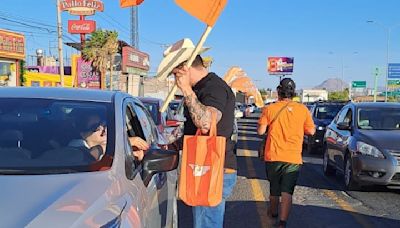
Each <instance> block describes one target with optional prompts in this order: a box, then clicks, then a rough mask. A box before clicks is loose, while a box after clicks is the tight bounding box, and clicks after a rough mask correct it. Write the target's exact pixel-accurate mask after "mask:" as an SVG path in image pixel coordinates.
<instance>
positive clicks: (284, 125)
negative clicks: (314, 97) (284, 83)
mask: <svg viewBox="0 0 400 228" xmlns="http://www.w3.org/2000/svg"><path fill="white" fill-rule="evenodd" d="M287 102H288V101H278V102H276V103H273V104H270V105H268V106H267V107H265V108H264V109H263V111H262V114H261V116H260V119H259V120H258V124H259V125H268V138H267V142H266V146H265V157H264V159H265V160H266V161H282V162H288V163H293V164H302V163H303V160H302V157H301V152H302V144H303V137H304V132H309V131H313V130H314V128H315V125H314V121H313V120H312V117H311V113H310V112H309V111H308V109H307V107H306V106H305V105H303V104H300V103H297V102H290V103H289V105H288V106H287V107H286V108H285V109H283V110H282V112H281V113H280V114H279V116H278V117H277V118H276V119H275V121H274V122H273V123H272V125H270V123H271V121H272V119H273V118H274V117H275V115H276V114H277V113H278V112H279V110H280V109H281V108H282V107H283V106H285V105H286V104H287Z"/></svg>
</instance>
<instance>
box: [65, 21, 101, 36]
mask: <svg viewBox="0 0 400 228" xmlns="http://www.w3.org/2000/svg"><path fill="white" fill-rule="evenodd" d="M95 30H96V21H92V20H87V21H83V20H69V21H68V32H69V33H72V34H87V33H92V32H94V31H95Z"/></svg>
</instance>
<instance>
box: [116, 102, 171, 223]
mask: <svg viewBox="0 0 400 228" xmlns="http://www.w3.org/2000/svg"><path fill="white" fill-rule="evenodd" d="M135 106H136V103H135V101H134V100H133V99H128V100H127V102H126V103H125V104H124V114H125V116H124V117H123V120H124V126H125V127H126V128H125V129H126V132H125V136H124V140H125V142H126V143H125V144H126V151H127V153H126V156H125V167H126V170H125V172H126V176H127V177H128V179H129V180H130V185H131V188H132V189H136V188H142V189H143V190H142V195H141V196H139V195H135V196H132V198H133V199H134V200H135V201H138V198H140V199H139V203H140V202H141V206H139V207H138V211H140V212H141V213H140V214H143V215H144V216H143V217H141V220H142V221H141V224H142V225H144V226H145V227H162V224H163V223H165V221H163V219H164V220H165V217H163V216H162V215H161V214H162V213H160V212H159V211H160V204H159V201H160V200H159V194H158V192H157V186H158V185H159V177H158V175H157V174H155V175H154V176H153V177H152V179H151V180H150V182H149V183H148V185H147V186H146V185H145V184H144V182H143V180H142V178H141V175H140V174H141V172H142V170H143V168H142V163H141V161H139V160H138V159H137V158H135V157H134V156H133V151H132V145H131V144H130V142H129V139H128V138H129V137H140V138H142V139H144V140H145V141H147V142H148V143H149V144H150V145H151V144H152V141H153V140H154V137H153V136H151V133H149V130H148V127H147V126H148V125H149V123H148V121H146V119H145V120H143V119H142V120H140V119H141V118H143V117H139V115H138V113H137V111H136V107H135ZM141 210H142V211H141ZM131 224H132V223H131Z"/></svg>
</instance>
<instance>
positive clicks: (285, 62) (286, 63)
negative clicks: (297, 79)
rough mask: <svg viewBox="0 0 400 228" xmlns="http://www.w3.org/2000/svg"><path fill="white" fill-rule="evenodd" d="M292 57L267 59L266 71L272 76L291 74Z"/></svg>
mask: <svg viewBox="0 0 400 228" xmlns="http://www.w3.org/2000/svg"><path fill="white" fill-rule="evenodd" d="M293 60H294V58H293V57H268V62H267V71H268V73H269V74H272V75H287V74H292V73H293Z"/></svg>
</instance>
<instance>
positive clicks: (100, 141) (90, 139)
mask: <svg viewBox="0 0 400 228" xmlns="http://www.w3.org/2000/svg"><path fill="white" fill-rule="evenodd" d="M113 113H114V110H113V109H112V106H111V104H110V103H102V102H92V101H91V102H86V101H68V100H56V99H34V98H30V99H21V98H2V99H0V156H1V159H0V169H1V170H7V169H8V168H7V167H14V169H12V170H14V171H15V170H20V171H19V172H20V173H21V174H47V173H69V172H82V171H97V170H99V169H103V168H104V167H103V166H107V167H110V166H111V163H110V162H112V159H111V158H112V157H113V153H114V150H113V148H114V140H113V139H114V138H115V133H114V128H113V126H114V124H113V123H114V117H113V115H114V114H113ZM105 155H107V156H105ZM108 155H109V156H108ZM103 158H105V159H104V161H106V160H107V162H103V163H102V164H101V166H98V165H95V164H98V161H100V160H103ZM108 159H109V160H108ZM105 163H107V165H106V164H105ZM12 170H9V171H7V172H11V173H12Z"/></svg>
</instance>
